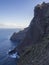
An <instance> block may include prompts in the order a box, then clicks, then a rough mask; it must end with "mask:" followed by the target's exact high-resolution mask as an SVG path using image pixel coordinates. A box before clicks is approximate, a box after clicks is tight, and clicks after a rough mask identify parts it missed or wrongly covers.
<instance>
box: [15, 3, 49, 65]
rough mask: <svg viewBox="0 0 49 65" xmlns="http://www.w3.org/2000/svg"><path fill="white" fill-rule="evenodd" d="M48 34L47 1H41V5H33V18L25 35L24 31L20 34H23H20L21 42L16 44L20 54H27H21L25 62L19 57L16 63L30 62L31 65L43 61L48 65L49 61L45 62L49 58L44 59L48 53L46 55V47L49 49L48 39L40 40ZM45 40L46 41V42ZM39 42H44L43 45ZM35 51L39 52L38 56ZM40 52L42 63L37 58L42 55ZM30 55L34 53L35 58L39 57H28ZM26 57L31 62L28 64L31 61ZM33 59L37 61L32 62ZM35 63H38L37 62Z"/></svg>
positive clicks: (48, 9)
mask: <svg viewBox="0 0 49 65" xmlns="http://www.w3.org/2000/svg"><path fill="white" fill-rule="evenodd" d="M23 31H26V30H23ZM23 31H21V32H23ZM48 34H49V3H42V4H41V5H37V6H36V7H35V9H34V18H33V19H32V21H31V23H30V25H29V27H28V28H27V31H26V32H25V35H24V33H23V34H21V35H23V36H22V38H23V40H22V39H21V40H22V41H21V44H20V45H18V47H17V48H16V49H17V50H18V52H19V53H20V55H21V54H22V55H24V54H25V53H26V54H27V55H28V56H26V55H25V56H21V58H22V57H23V59H26V62H25V61H23V59H21V58H20V62H19V63H18V65H32V64H33V65H43V64H44V63H46V64H44V65H49V63H47V62H48V60H49V59H48V60H47V61H46V62H45V60H44V57H45V58H46V59H47V58H48V57H49V55H47V54H49V53H48V52H47V51H48V49H49V48H48V46H49V44H48V43H49V40H47V39H44V40H45V41H44V42H43V41H42V40H43V38H47V37H48ZM16 38H17V36H16ZM48 39H49V38H48ZM46 40H47V41H48V42H46ZM41 42H42V43H45V46H44V44H42V43H41ZM47 45H48V46H47ZM32 46H33V47H32ZM26 47H28V48H29V50H28V49H26ZM38 47H39V48H38ZM45 47H47V48H48V49H47V48H45ZM30 48H31V50H30ZM33 48H35V50H33ZM39 49H40V50H39ZM30 51H31V52H30ZM36 51H37V53H38V54H39V53H40V55H39V57H37V56H38V55H36V53H35V52H36ZM41 51H42V53H41ZM44 53H45V54H44ZM29 54H30V55H29ZM42 54H43V62H44V63H42V60H41V61H40V62H41V63H42V64H40V62H39V59H40V56H41V57H42ZM32 55H33V56H34V55H36V58H37V59H38V58H39V59H38V60H37V59H36V58H35V57H33V58H32V57H29V56H32ZM25 57H26V58H25ZM28 57H29V58H28ZM27 58H28V59H31V61H32V64H30V62H31V61H29V60H28V59H27ZM32 59H33V60H32ZM35 59H36V60H35ZM27 60H28V61H27ZM34 61H37V62H35V63H34ZM21 62H23V63H24V62H25V63H26V64H25V63H24V64H21ZM37 63H39V64H37Z"/></svg>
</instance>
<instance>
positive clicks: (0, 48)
mask: <svg viewBox="0 0 49 65" xmlns="http://www.w3.org/2000/svg"><path fill="white" fill-rule="evenodd" d="M18 31H19V29H0V65H16V59H14V58H11V57H9V55H8V51H9V50H10V49H12V48H14V47H15V46H17V43H14V42H11V41H10V37H11V35H12V34H13V33H14V32H18Z"/></svg>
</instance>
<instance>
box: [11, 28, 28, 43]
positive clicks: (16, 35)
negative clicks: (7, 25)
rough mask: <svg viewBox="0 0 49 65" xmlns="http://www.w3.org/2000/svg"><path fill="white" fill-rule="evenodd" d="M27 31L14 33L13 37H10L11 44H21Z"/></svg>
mask: <svg viewBox="0 0 49 65" xmlns="http://www.w3.org/2000/svg"><path fill="white" fill-rule="evenodd" d="M27 30H28V28H25V29H24V30H22V31H19V32H18V33H16V32H14V33H13V35H12V36H11V38H10V40H11V41H13V42H18V43H21V42H22V40H23V39H24V37H25V35H26V32H27Z"/></svg>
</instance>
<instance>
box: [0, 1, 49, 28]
mask: <svg viewBox="0 0 49 65" xmlns="http://www.w3.org/2000/svg"><path fill="white" fill-rule="evenodd" d="M43 1H45V2H49V0H0V28H16V27H27V26H28V25H29V23H30V21H31V19H32V18H33V15H34V12H33V10H34V6H35V5H37V4H38V3H42V2H43Z"/></svg>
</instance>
